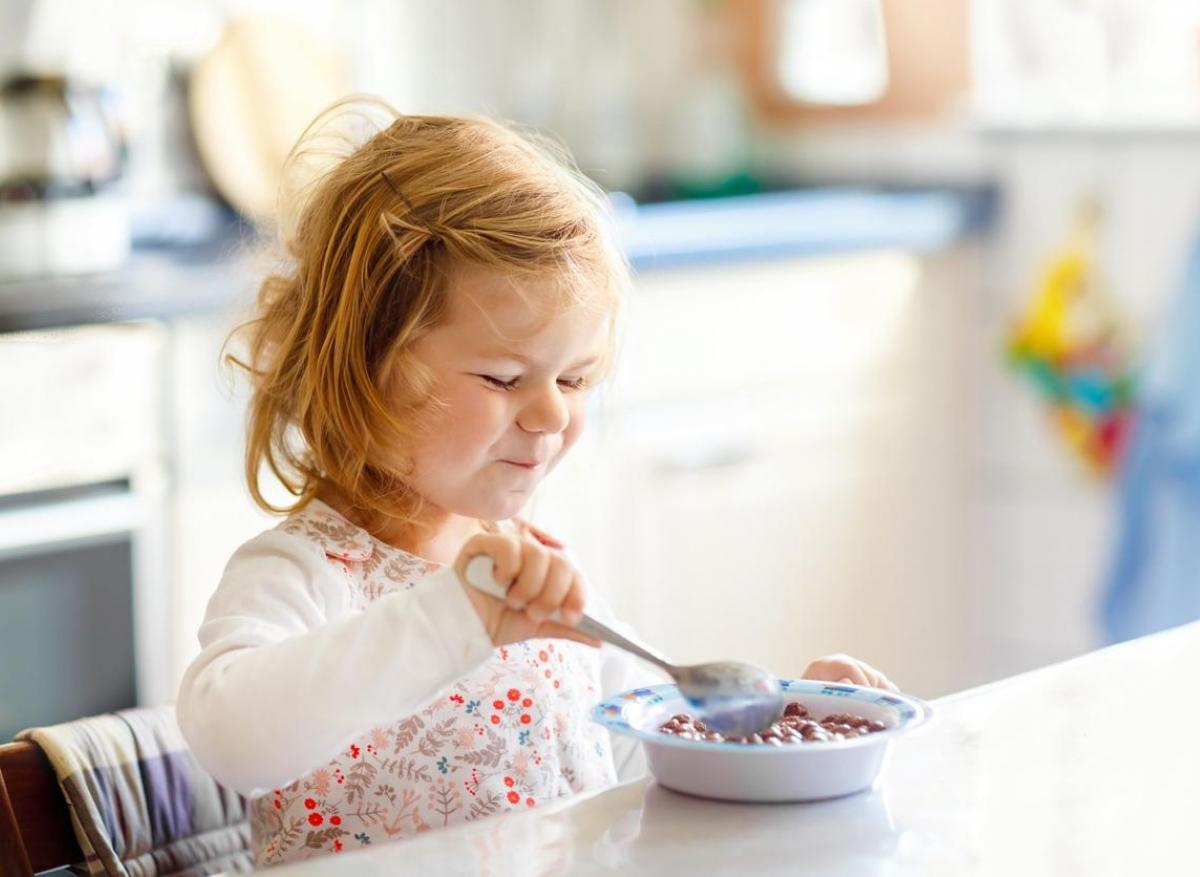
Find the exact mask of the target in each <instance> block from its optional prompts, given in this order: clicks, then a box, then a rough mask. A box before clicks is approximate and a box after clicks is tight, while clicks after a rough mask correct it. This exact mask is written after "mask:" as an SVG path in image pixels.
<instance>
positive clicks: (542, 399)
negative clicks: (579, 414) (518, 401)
mask: <svg viewBox="0 0 1200 877" xmlns="http://www.w3.org/2000/svg"><path fill="white" fill-rule="evenodd" d="M570 422H571V414H570V412H569V411H568V410H567V400H566V399H564V398H563V394H562V390H560V389H559V388H558V385H557V384H553V385H551V386H550V388H549V389H545V390H538V392H537V394H536V395H535V396H533V397H532V398H531V399H530V400H529V401H528V403H527V404H526V405H525V407H524V408H522V409H521V412H520V413H519V414H518V415H517V426H519V427H521V429H523V430H525V432H546V433H557V432H562V431H563V430H564V429H566V428H567V424H568V423H570Z"/></svg>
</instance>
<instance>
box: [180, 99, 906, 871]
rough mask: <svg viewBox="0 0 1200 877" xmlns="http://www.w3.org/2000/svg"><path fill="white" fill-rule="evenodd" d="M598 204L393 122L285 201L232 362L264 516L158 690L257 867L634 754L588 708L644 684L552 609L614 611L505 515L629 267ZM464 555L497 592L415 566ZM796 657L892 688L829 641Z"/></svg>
mask: <svg viewBox="0 0 1200 877" xmlns="http://www.w3.org/2000/svg"><path fill="white" fill-rule="evenodd" d="M316 136H317V135H316V134H310V135H307V139H302V141H301V144H300V145H298V147H297V150H296V151H294V153H293V158H292V160H291V164H292V166H295V164H296V163H297V162H298V161H299V160H300V159H301V158H302V157H304V156H305V155H306V152H305V146H306V143H309V142H311V141H312V138H314V137H316ZM602 205H603V199H602V196H601V195H600V194H599V193H598V191H597V190H596V189H594V188H593V187H592V186H591V185H589V184H588V183H587V182H586V181H585V180H584V179H583V177H582V176H581V175H580V174H578V173H577V172H576V171H574V170H573V169H572V168H571V166H570V165H569V164H568V163H567V162H566V161H565V160H564V159H563V158H562V157H561V156H559V155H558V154H557V153H556V152H555V151H554V150H553V149H552V148H551V147H550V146H548V145H546V144H544V143H542V142H540V141H537V140H535V139H533V138H531V137H529V136H525V135H520V134H518V133H515V132H514V131H512V130H510V129H508V128H506V127H504V126H501V125H499V124H497V123H494V122H490V121H485V120H481V119H466V118H449V117H418V116H397V115H395V114H394V113H392V114H391V115H390V116H389V118H388V120H387V122H386V123H385V125H384V126H382V130H378V131H377V132H376V133H374V134H373V136H371V137H370V138H369V140H368V141H367V142H366V143H365V145H362V146H359V147H358V148H356V149H354V150H353V151H352V152H351V153H350V154H349V155H348V156H346V157H345V158H344V159H342V160H340V161H338V162H337V163H336V164H334V165H333V166H331V167H327V168H326V169H325V170H324V172H323V173H321V174H320V175H319V176H318V177H317V178H316V180H315V182H313V183H312V184H311V185H308V186H306V187H305V188H304V190H303V191H302V192H301V196H300V201H299V204H298V207H296V209H294V210H293V211H292V215H294V216H295V223H294V228H293V230H292V231H291V232H290V233H289V234H288V235H287V240H286V244H287V249H288V254H289V257H290V260H289V262H288V263H287V265H286V267H285V268H284V269H283V270H281V271H280V272H279V273H276V274H274V275H272V276H269V277H268V278H267V279H266V281H265V282H264V283H263V285H262V287H261V290H260V294H259V308H258V313H257V316H256V318H255V319H254V320H253V321H252V322H250V323H248V324H247V325H246V326H244V327H242V330H243V333H244V335H245V338H246V342H247V349H248V354H247V355H246V356H245V357H244V358H240V359H234V362H236V363H237V364H239V365H241V366H242V367H244V368H245V369H246V371H247V373H248V375H249V377H250V380H251V385H252V397H251V400H250V406H249V420H248V433H249V434H248V444H247V452H246V476H247V480H248V482H249V487H250V491H251V493H252V495H253V496H254V499H255V500H256V502H257V503H258V504H259V505H261V506H262V507H263V508H265V509H267V510H269V511H272V512H276V513H282V514H286V518H285V519H284V520H283V522H282V523H280V524H279V525H278V526H277V527H276V528H274V529H272V530H269V531H267V532H265V533H262V534H261V535H259V536H257V537H255V538H254V539H251V540H250V541H249V542H247V543H245V544H244V545H243V546H241V547H240V548H239V549H238V550H237V551H236V552H235V553H234V554H233V556H232V557H231V558H230V560H229V563H228V565H227V566H226V568H225V572H224V575H223V577H222V579H221V582H220V585H219V587H218V589H217V591H216V593H215V594H214V595H213V597H212V599H211V600H210V602H209V605H208V610H207V614H206V616H205V620H204V623H203V625H202V626H201V628H200V632H199V638H200V644H201V647H202V650H201V652H200V654H199V655H198V657H197V658H196V659H195V661H194V662H193V663H192V664H191V666H190V667H189V668H188V669H187V672H186V674H185V676H184V679H183V682H182V685H181V688H180V692H179V701H178V715H179V722H180V725H181V727H182V728H183V732H184V734H185V735H186V737H187V739H188V742H189V743H190V745H191V746H192V748H193V750H194V752H195V754H196V756H197V757H198V758H199V759H200V761H201V763H202V764H204V766H205V767H206V768H207V769H208V770H209V771H210V772H211V773H212V774H213V775H214V776H215V777H216V778H217V779H218V780H220V781H221V782H223V783H225V784H227V785H228V786H230V787H232V788H234V789H237V790H238V791H240V792H242V793H243V794H245V795H247V796H248V797H249V799H250V800H249V806H250V810H251V834H252V843H253V848H254V855H255V859H256V862H257V863H258V865H260V866H263V865H270V864H275V863H279V862H286V861H295V860H299V859H305V858H309V857H312V856H315V855H321V854H325V853H337V852H342V851H345V850H350V849H357V848H361V847H363V846H365V845H368V844H375V843H380V842H382V841H386V840H391V839H394V838H403V837H406V836H409V835H412V834H414V833H417V832H422V831H427V830H429V829H432V828H442V827H445V826H449V825H454V824H457V823H461V822H464V821H470V820H474V819H479V818H481V817H484V816H488V815H490V814H494V813H501V812H505V811H511V810H514V809H526V808H530V807H536V806H537V805H538V804H540V803H542V802H546V801H549V800H553V799H555V798H560V797H563V796H566V795H572V794H576V793H579V792H585V791H589V790H595V789H599V788H603V787H605V786H608V785H611V784H613V783H616V782H617V781H618V780H621V779H626V778H630V777H634V776H637V775H638V774H639V772H640V771H641V770H642V769H643V766H642V764H641V762H640V750H639V747H638V746H637V744H636V743H635V742H631V741H624V740H622V741H617V740H612V739H610V738H609V736H608V733H607V732H606V731H604V730H603V729H602V728H600V727H599V726H598V725H596V724H594V723H592V722H591V721H590V720H589V718H588V715H589V711H590V709H591V707H592V706H593V704H595V702H596V701H597V700H599V699H600V698H602V697H604V696H606V695H609V694H612V693H613V692H616V691H620V690H624V689H627V688H633V687H638V686H640V685H645V684H652V683H654V682H657V681H660V680H661V679H662V677H661V675H660V674H658V673H657V671H654V670H650V669H649V668H646V667H642V666H640V665H637V664H635V663H634V662H633V660H632V659H630V658H629V657H627V656H626V655H624V654H623V653H620V652H616V651H615V650H613V651H612V652H611V653H610V651H609V649H608V647H605V648H604V649H598V648H596V647H595V646H596V644H595V643H593V642H591V641H589V640H587V639H586V638H584V637H583V636H581V635H579V634H577V633H576V632H575V631H574V630H573V629H572V627H571V625H572V624H573V623H575V622H576V621H577V620H578V618H579V614H580V612H581V611H582V610H583V608H584V606H585V603H586V605H587V608H588V611H589V612H590V613H592V614H594V615H596V616H597V617H599V618H600V619H602V620H604V621H606V622H607V623H610V624H614V625H615V626H619V625H617V623H616V622H615V621H614V619H613V618H612V617H611V614H610V613H609V611H608V609H607V607H606V606H605V604H604V602H603V600H602V599H601V597H600V596H599V595H598V594H596V593H595V592H587V591H585V586H584V583H583V581H582V580H581V578H580V576H579V574H578V573H577V572H576V570H575V569H574V567H573V566H572V564H571V563H570V561H569V560H568V559H567V557H566V556H565V555H564V552H563V546H562V545H561V544H559V543H558V542H556V541H555V540H554V539H553V538H552V537H550V536H548V535H547V534H545V533H543V532H541V531H539V530H538V529H536V528H534V527H532V526H530V525H529V524H527V523H524V522H523V521H521V520H520V519H519V518H517V517H516V515H517V514H518V513H519V512H520V511H521V509H522V507H523V506H524V505H525V503H526V501H527V500H528V499H529V497H530V495H531V493H532V492H533V490H534V488H536V487H537V485H538V484H539V483H540V482H541V480H542V479H543V478H544V477H545V476H546V475H547V473H549V472H550V471H551V470H552V469H553V468H554V467H555V465H557V463H558V462H559V461H560V460H561V459H562V458H563V456H564V455H565V454H566V453H567V452H568V451H569V450H570V449H571V446H572V445H573V444H574V443H575V441H576V439H577V438H578V437H579V435H580V432H581V430H582V429H583V421H584V409H585V401H586V397H587V394H588V389H589V388H590V387H592V386H593V385H594V384H595V383H596V382H597V381H598V380H599V379H600V378H601V377H602V376H603V374H604V373H605V370H606V368H607V367H608V364H609V360H610V357H611V354H612V349H613V339H614V320H615V317H616V311H617V302H618V297H619V293H620V291H621V289H622V288H623V287H624V286H625V285H626V283H627V271H626V268H625V266H624V263H623V261H622V259H621V257H620V256H619V255H618V254H617V253H616V252H615V250H614V248H613V247H612V245H611V243H610V241H609V239H608V237H607V233H606V227H605V225H604V224H603V220H602ZM286 206H287V205H285V207H286ZM263 467H266V468H267V469H269V471H270V473H272V474H273V475H274V476H275V477H277V478H278V480H279V481H280V482H282V484H283V485H284V486H285V487H286V488H287V489H288V491H290V494H291V495H292V496H293V497H294V501H293V502H291V503H290V504H287V505H286V506H284V507H277V506H275V505H273V504H272V503H271V502H270V501H269V500H268V498H267V497H266V496H265V495H264V492H263V491H262V489H261V487H260V477H259V476H260V473H261V472H262V471H263ZM477 554H487V555H490V556H491V557H492V559H493V560H494V562H495V566H496V577H497V580H499V581H501V582H504V583H506V584H509V583H511V584H510V586H509V590H508V596H507V599H506V601H500V600H495V599H493V598H491V597H487V596H485V595H483V594H481V593H479V592H477V591H475V590H474V589H471V588H469V587H465V586H463V585H461V584H459V583H457V582H456V583H454V584H451V585H446V584H442V585H440V586H439V585H437V584H436V582H437V581H438V578H437V577H434V578H432V579H428V578H427V574H428V573H430V572H431V571H433V570H435V569H437V568H439V567H440V566H442V565H443V564H454V565H455V568H456V569H458V570H459V571H460V572H461V569H462V566H463V565H464V564H465V562H466V560H467V559H469V558H470V557H473V556H475V555H477ZM443 581H445V580H443ZM556 611H560V612H561V619H562V623H555V622H552V621H550V620H548V619H549V618H550V616H551V615H553V613H554V612H556ZM808 675H811V676H814V677H817V678H826V679H849V680H851V681H854V682H859V683H863V684H874V685H884V686H886V685H890V683H888V681H887V680H886V678H884V677H883V676H882V675H881V674H879V673H878V672H877V671H874V670H872V669H871V668H870V667H868V666H866V665H865V664H862V663H861V662H857V661H854V660H853V659H850V658H846V657H844V656H834V657H832V658H827V659H824V660H823V661H819V662H817V663H815V664H813V665H812V666H810V667H809V670H808Z"/></svg>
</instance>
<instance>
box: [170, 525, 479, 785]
mask: <svg viewBox="0 0 1200 877" xmlns="http://www.w3.org/2000/svg"><path fill="white" fill-rule="evenodd" d="M444 569H446V570H449V567H446V568H444ZM450 575H452V573H450ZM199 638H200V647H201V651H200V654H199V655H198V656H197V657H196V659H195V660H194V661H193V662H192V663H191V665H190V666H189V667H188V669H187V670H186V672H185V673H184V676H183V680H182V682H181V685H180V689H179V698H178V705H177V713H178V717H179V724H180V728H181V730H182V731H183V734H184V737H185V738H186V739H187V741H188V744H189V746H191V748H192V750H193V752H194V753H195V755H196V757H197V759H198V760H199V761H200V763H201V764H202V765H203V766H204V767H205V769H206V770H208V771H209V772H210V773H211V774H212V775H213V776H214V777H215V778H216V779H217V780H218V781H219V782H221V783H223V784H225V785H227V786H229V787H230V788H232V789H235V790H237V791H238V792H240V793H242V794H244V795H253V794H256V793H257V792H259V791H261V790H264V789H270V788H277V787H279V786H281V785H284V784H286V783H289V782H291V781H292V780H294V779H296V778H297V777H299V776H302V775H303V774H304V773H306V772H307V771H309V770H312V769H313V768H314V767H316V766H318V765H320V764H322V763H323V762H324V761H326V760H328V759H330V758H332V757H333V756H334V755H335V754H336V753H337V752H338V751H339V750H340V749H342V748H344V747H345V746H347V745H348V744H349V742H350V741H351V740H353V739H354V738H355V737H356V736H358V735H360V734H362V733H363V732H364V731H367V730H369V729H370V728H372V727H375V726H376V725H380V724H383V723H386V722H388V721H392V720H394V719H395V718H396V717H397V716H404V715H408V714H410V713H414V712H416V711H417V710H418V709H420V707H421V706H422V705H423V704H425V703H427V702H428V701H429V700H430V699H432V698H433V697H434V696H435V695H436V694H437V693H438V691H440V690H442V689H444V688H445V687H446V686H448V685H450V684H451V683H453V682H454V681H455V680H456V679H459V678H461V677H462V676H465V675H467V674H468V673H470V672H471V671H472V670H474V669H475V668H476V667H478V666H479V665H480V664H481V663H483V662H484V661H485V660H487V658H488V657H489V656H490V655H491V653H492V650H493V647H492V643H491V639H490V638H489V636H488V634H487V631H486V630H485V629H484V627H483V623H482V622H481V621H480V620H479V617H478V615H477V614H476V613H475V611H474V609H473V608H472V607H471V604H470V602H469V599H468V598H467V596H466V594H465V593H463V590H462V587H461V586H460V585H459V584H458V582H457V580H455V579H452V578H449V577H447V576H439V574H438V573H434V574H432V575H430V576H427V577H426V578H425V579H423V580H422V581H421V582H419V583H418V584H417V585H416V586H415V587H414V588H412V589H409V590H405V591H399V592H396V593H394V594H389V595H387V596H384V597H381V598H379V599H378V600H376V601H374V602H373V603H371V604H370V605H369V606H368V608H367V609H365V610H363V611H355V610H354V609H352V608H351V607H350V606H349V604H348V593H347V588H346V586H345V583H344V582H342V581H340V580H339V577H338V576H337V573H336V570H335V569H334V568H333V567H332V565H331V564H330V563H329V561H328V559H327V558H326V557H325V554H324V552H323V551H322V550H321V548H320V547H319V546H317V545H314V544H313V543H311V542H309V541H307V540H305V539H304V538H303V537H300V536H295V535H291V534H287V533H284V532H282V531H279V530H271V531H268V532H266V533H263V534H262V535H260V536H258V537H256V538H255V539H252V540H250V541H249V542H247V543H246V544H245V545H243V546H242V547H241V548H239V549H238V550H237V551H236V552H235V553H234V555H233V557H232V558H230V561H229V563H228V565H227V566H226V568H225V572H224V575H223V577H222V579H221V583H220V586H219V587H218V589H217V591H216V593H215V594H214V595H213V597H212V599H211V600H210V601H209V604H208V610H207V613H206V615H205V619H204V623H203V624H202V625H201V627H200V632H199Z"/></svg>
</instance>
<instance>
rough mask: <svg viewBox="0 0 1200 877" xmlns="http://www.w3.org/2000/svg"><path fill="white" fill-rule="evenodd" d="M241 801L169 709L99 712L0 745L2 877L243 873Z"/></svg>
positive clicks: (245, 841)
mask: <svg viewBox="0 0 1200 877" xmlns="http://www.w3.org/2000/svg"><path fill="white" fill-rule="evenodd" d="M249 840H250V831H249V825H248V823H247V821H246V810H245V803H244V801H243V799H242V798H241V797H240V796H239V795H237V794H236V793H235V792H233V791H231V790H230V789H227V788H225V787H223V786H221V785H220V784H218V783H217V782H216V780H214V779H213V778H212V777H211V776H209V774H208V773H206V772H205V771H204V770H203V768H201V767H200V765H199V764H198V763H197V761H196V759H195V757H194V756H193V755H192V753H191V751H190V750H189V749H188V747H187V744H186V742H185V741H184V739H183V735H182V734H181V733H180V731H179V727H178V725H177V724H176V721H175V709H174V707H172V706H161V707H146V708H139V709H130V710H121V711H120V712H116V713H105V714H103V715H98V716H90V717H88V718H83V719H78V720H76V721H73V722H65V723H63V724H60V725H52V726H49V727H44V728H33V729H31V730H28V731H23V732H21V733H20V734H18V735H17V740H15V741H14V742H12V743H5V744H3V745H0V877H31V875H34V874H37V873H40V872H42V871H46V870H51V869H54V868H60V867H64V866H74V870H76V871H77V873H82V874H90V875H96V877H102V875H126V874H128V873H131V872H133V873H138V874H143V875H146V877H175V875H182V874H197V873H214V872H217V871H224V872H247V871H249V870H251V865H252V862H251V858H250V853H249Z"/></svg>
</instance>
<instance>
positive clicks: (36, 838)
mask: <svg viewBox="0 0 1200 877" xmlns="http://www.w3.org/2000/svg"><path fill="white" fill-rule="evenodd" d="M82 861H83V853H82V852H81V851H80V849H79V843H78V842H77V841H76V840H75V831H74V829H72V827H71V817H70V815H69V814H68V812H67V801H66V799H65V798H64V797H63V793H62V789H60V788H59V785H58V779H57V777H55V775H54V769H53V768H52V767H51V766H50V761H49V759H47V758H46V754H45V753H44V752H42V748H41V747H40V746H38V745H37V744H36V743H31V742H29V741H22V742H19V743H4V744H2V745H0V877H30V875H33V874H37V873H38V872H40V871H48V870H50V869H52V868H61V867H64V866H66V865H74V864H77V863H79V862H82Z"/></svg>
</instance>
